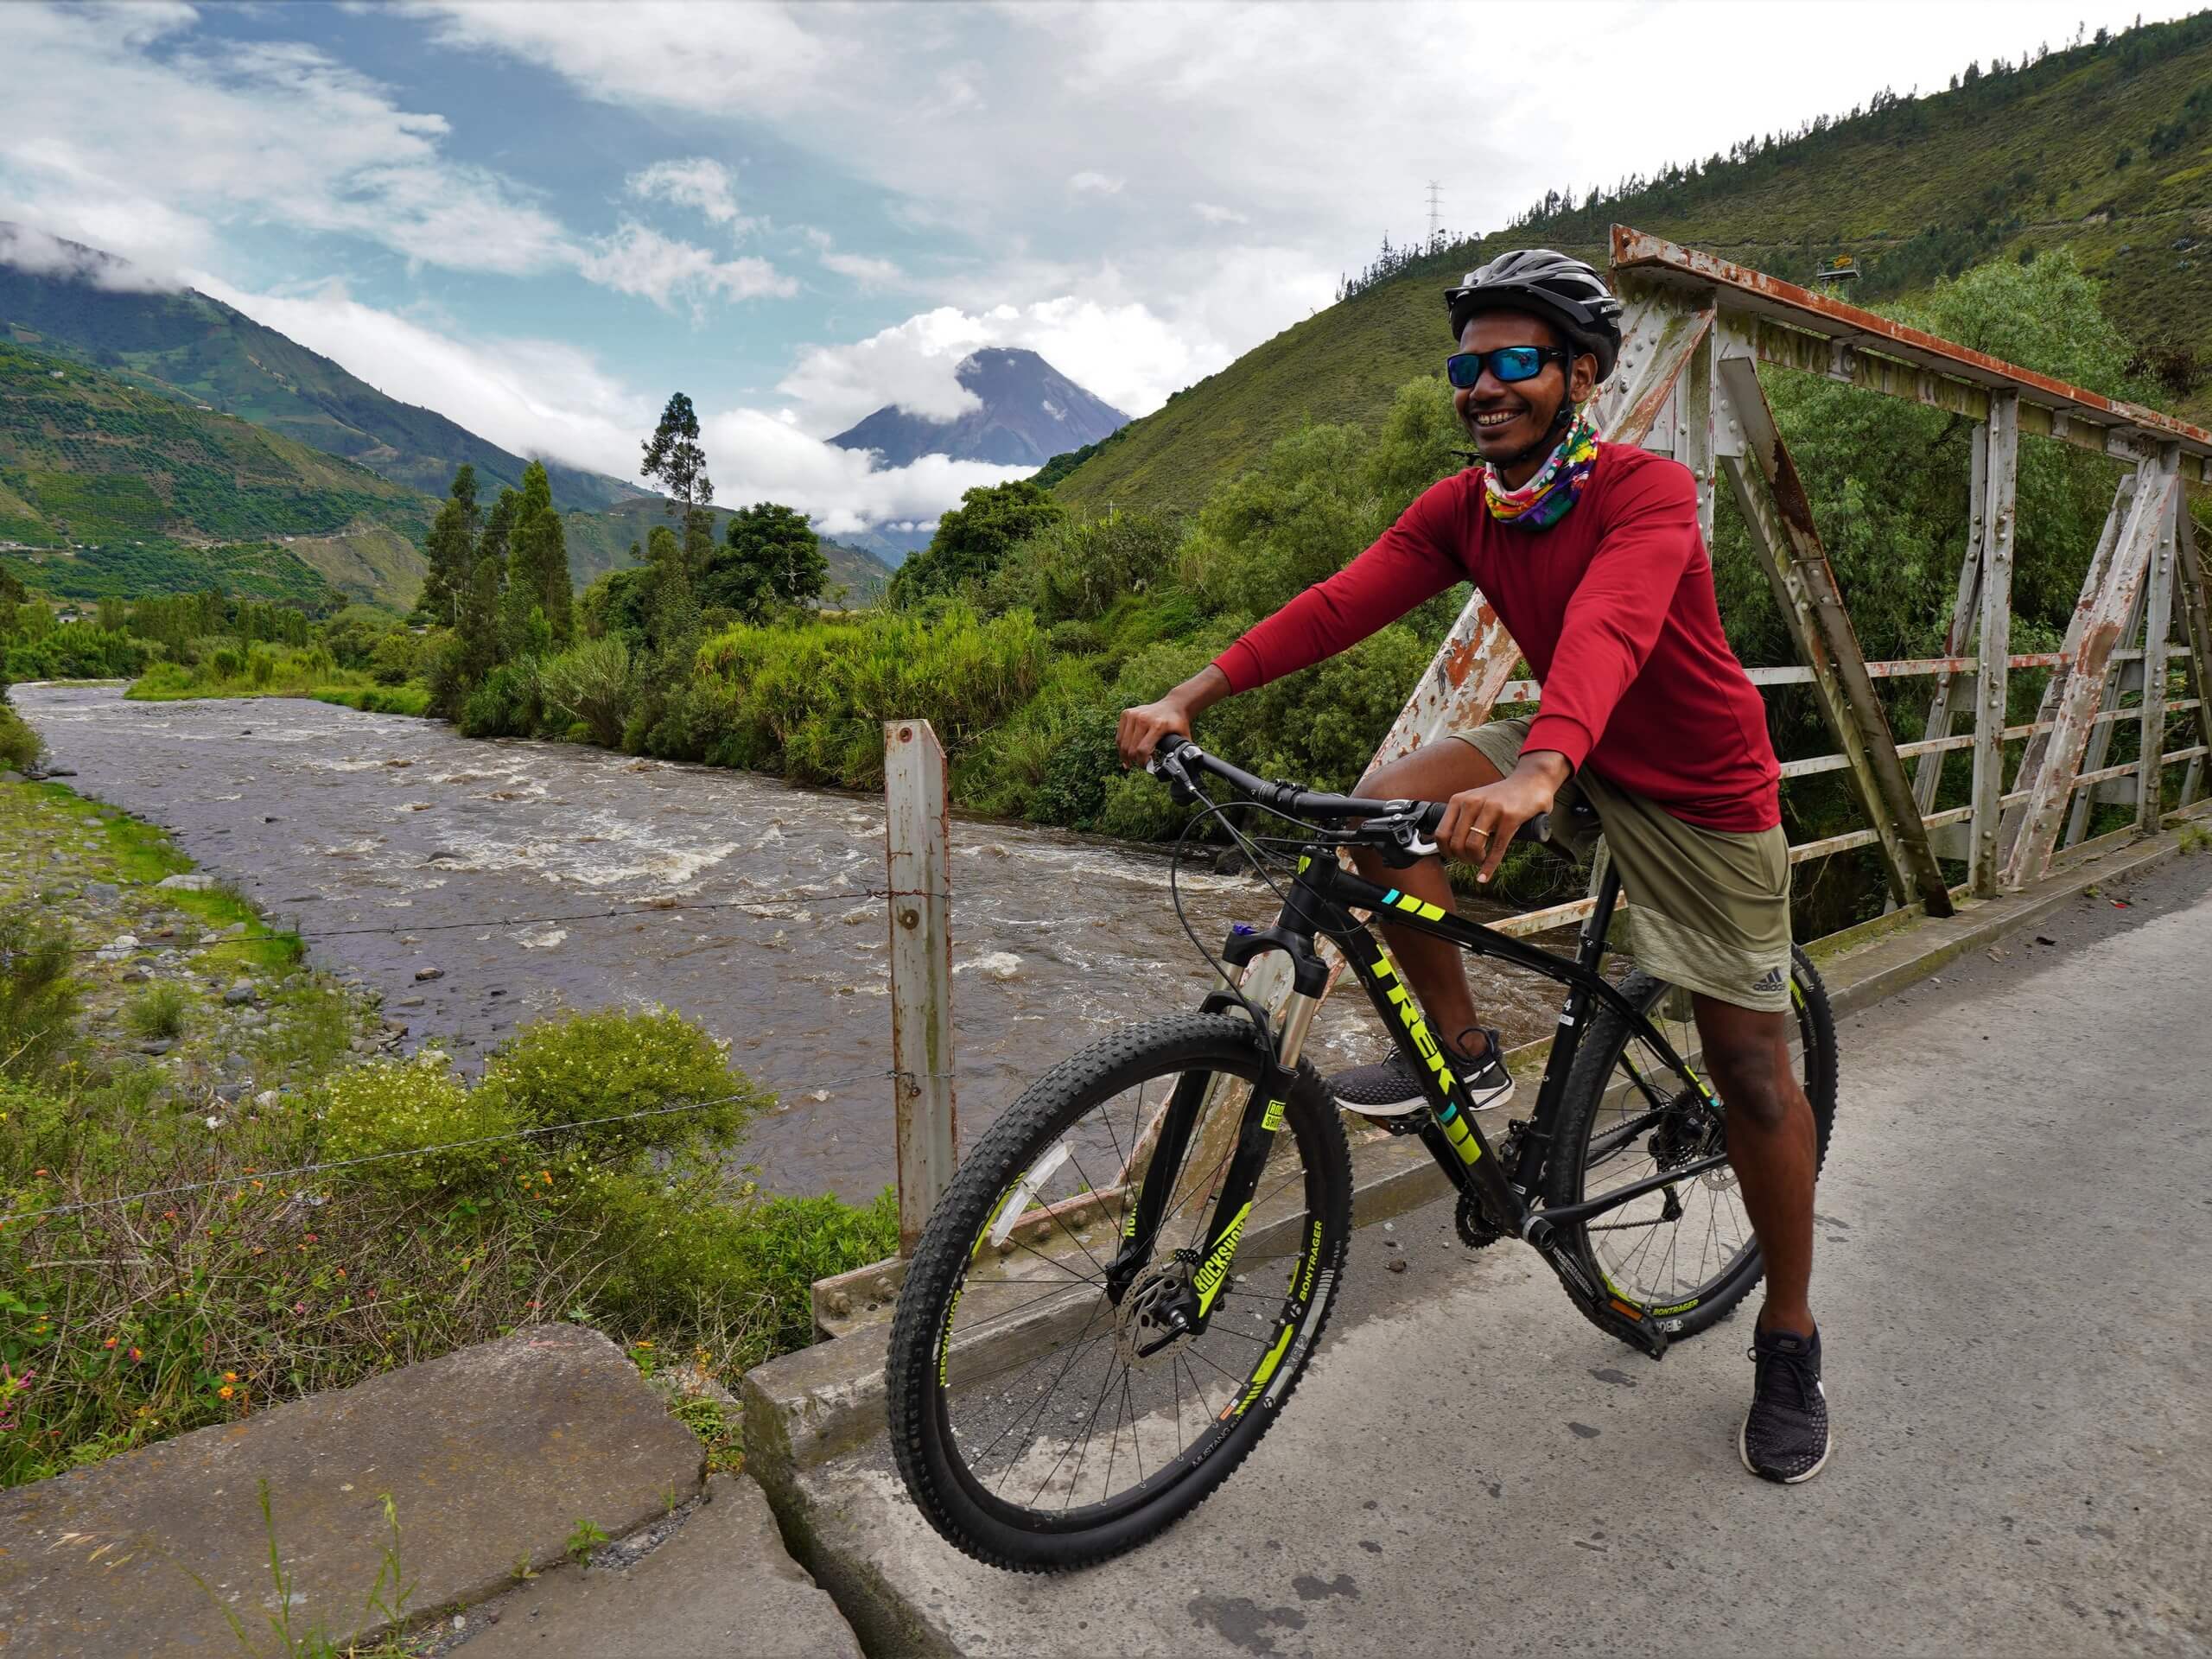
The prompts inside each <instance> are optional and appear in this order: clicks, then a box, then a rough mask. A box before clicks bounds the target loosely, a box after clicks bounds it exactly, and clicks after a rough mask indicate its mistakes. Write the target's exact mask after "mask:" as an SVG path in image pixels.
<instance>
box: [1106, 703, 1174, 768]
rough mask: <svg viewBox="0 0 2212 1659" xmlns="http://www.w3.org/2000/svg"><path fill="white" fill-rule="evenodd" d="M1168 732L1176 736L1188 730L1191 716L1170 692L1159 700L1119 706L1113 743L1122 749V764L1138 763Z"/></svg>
mask: <svg viewBox="0 0 2212 1659" xmlns="http://www.w3.org/2000/svg"><path fill="white" fill-rule="evenodd" d="M1170 734H1173V735H1174V736H1177V737H1188V736H1189V735H1190V734H1191V716H1190V715H1189V714H1188V713H1187V712H1186V711H1185V709H1183V707H1182V706H1181V705H1180V704H1179V703H1178V702H1176V701H1175V699H1174V696H1173V694H1170V695H1169V696H1165V697H1162V698H1161V699H1160V701H1159V702H1147V703H1142V704H1140V705H1139V706H1138V707H1136V708H1135V709H1123V710H1122V724H1121V727H1120V729H1119V730H1117V731H1116V733H1115V734H1114V745H1115V747H1116V748H1118V749H1120V750H1121V752H1122V765H1123V766H1130V767H1135V766H1145V765H1147V763H1149V762H1150V760H1152V753H1153V751H1154V749H1155V748H1157V747H1159V745H1160V739H1161V738H1163V737H1166V736H1168V735H1170Z"/></svg>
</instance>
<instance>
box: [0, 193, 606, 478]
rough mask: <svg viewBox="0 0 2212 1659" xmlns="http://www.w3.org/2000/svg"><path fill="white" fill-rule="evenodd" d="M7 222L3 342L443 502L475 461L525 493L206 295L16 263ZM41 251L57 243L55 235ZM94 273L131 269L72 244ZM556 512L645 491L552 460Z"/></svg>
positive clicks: (429, 420) (509, 466)
mask: <svg viewBox="0 0 2212 1659" xmlns="http://www.w3.org/2000/svg"><path fill="white" fill-rule="evenodd" d="M30 234H35V232H25V231H23V229H22V227H20V226H14V225H11V224H9V223H8V222H6V221H0V339H12V340H14V341H15V342H16V344H18V345H23V346H31V347H33V348H34V349H35V350H38V351H41V352H48V353H53V354H54V355H55V356H57V357H67V358H71V359H74V360H76V361H78V362H79V363H84V364H86V365H90V366H92V367H95V368H99V369H102V370H104V371H105V372H108V373H110V374H113V375H116V376H117V377H118V378H122V379H124V380H128V381H130V383H131V384H133V385H138V386H143V387H144V388H145V389H146V390H148V391H154V392H157V393H159V394H160V395H162V397H168V398H171V399H173V400H175V401H176V402H179V403H184V404H194V405H199V404H205V405H207V406H208V407H209V408H211V409H213V410H217V411H219V412H222V413H226V414H231V415H236V416H238V417H239V418H240V419H242V420H248V421H251V422H252V423H254V424H255V425H256V426H262V427H266V428H268V429H270V431H272V432H278V433H282V434H283V435H284V436H286V437H288V438H291V439H294V440H296V442H301V443H304V444H308V445H310V446H312V447H313V448H317V449H321V450H325V451H327V452H328V453H329V454H334V455H342V456H344V457H346V459H347V460H349V461H359V462H360V463H361V464H362V465H363V466H365V467H372V468H374V469H375V470H376V471H377V472H379V473H381V474H384V475H385V477H386V478H389V479H391V480H395V481H397V482H398V483H401V484H405V485H410V486H413V487H415V488H416V489H418V490H421V491H423V493H426V494H431V495H442V494H443V493H445V490H446V487H447V486H448V484H450V483H451V482H452V480H453V474H454V468H455V467H459V466H460V465H461V462H463V461H467V462H469V463H470V464H471V465H473V466H474V467H475V468H476V475H477V479H478V481H479V484H480V486H488V488H489V492H490V493H492V494H497V493H498V492H499V489H500V487H501V486H506V487H510V488H517V489H518V488H520V487H521V485H522V474H523V468H524V467H525V466H526V465H527V464H528V463H527V462H526V461H524V459H523V458H522V457H521V456H519V455H517V454H511V453H510V452H509V451H507V450H505V449H502V448H499V445H497V444H495V443H492V442H488V441H487V440H486V439H483V438H480V437H479V436H477V435H476V434H474V432H471V431H469V430H468V429H467V428H466V427H463V426H461V425H459V424H457V423H454V422H453V421H449V420H448V419H447V418H446V417H445V416H442V415H441V414H438V413H437V412H436V411H435V410H428V409H420V408H417V407H416V405H414V404H403V403H401V402H400V401H399V400H398V399H397V398H395V397H386V396H385V394H384V393H382V392H380V391H378V390H377V389H376V388H375V387H373V386H372V385H368V384H367V383H366V382H365V381H363V380H360V379H359V378H356V377H355V376H353V375H352V374H350V373H348V372H346V370H345V369H343V368H341V367H340V365H338V364H336V363H334V362H333V361H331V359H328V358H327V357H324V356H322V355H321V353H316V352H311V351H309V350H308V348H307V347H306V346H302V345H301V344H299V342H298V341H296V340H291V339H289V338H287V337H286V336H285V335H283V334H278V333H277V331H276V330H275V329H273V328H267V327H263V326H262V325H261V324H260V323H257V322H256V321H254V320H253V319H252V318H251V317H249V316H247V315H245V313H243V312H241V311H238V310H236V309H233V308H232V307H230V306H227V305H225V304H224V303H223V302H221V301H219V300H215V299H210V298H209V297H208V296H207V295H205V294H202V293H200V292H199V291H197V290H196V289H184V290H182V291H181V292H177V293H141V292H130V291H125V290H121V289H112V288H107V287H103V286H100V285H99V284H98V283H93V282H90V281H84V280H79V279H78V278H77V277H71V276H60V275H53V274H47V273H45V272H42V271H41V270H35V269H30V268H27V267H26V266H23V265H18V264H10V263H7V251H8V248H9V245H10V239H11V238H13V237H16V236H18V235H30ZM45 240H46V239H45V238H41V242H43V241H45ZM60 247H61V248H62V249H64V250H67V251H68V253H69V254H71V255H72V256H73V257H74V258H75V259H76V260H77V262H78V265H79V269H80V270H86V271H95V270H101V269H103V268H107V267H114V268H122V269H127V267H126V266H124V262H123V261H121V260H118V259H117V258H116V257H114V256H113V255H111V254H105V253H102V252H101V251H99V250H97V249H93V248H86V247H83V246H80V245H79V244H76V243H73V242H61V243H60ZM545 470H546V474H547V476H548V478H549V479H550V481H551V483H552V486H553V499H554V505H556V506H558V507H560V508H562V509H563V511H567V510H569V509H572V508H582V509H593V510H595V509H598V508H601V507H606V506H609V505H613V503H615V502H618V501H621V500H624V499H627V498H629V497H631V496H632V495H635V494H638V493H639V490H638V487H637V486H634V485H632V484H628V483H626V482H624V481H623V480H620V479H614V478H608V477H607V476H606V475H605V474H600V473H593V472H587V471H584V470H583V469H582V468H580V467H566V466H563V465H562V464H561V463H559V462H557V461H548V462H547V463H546V467H545Z"/></svg>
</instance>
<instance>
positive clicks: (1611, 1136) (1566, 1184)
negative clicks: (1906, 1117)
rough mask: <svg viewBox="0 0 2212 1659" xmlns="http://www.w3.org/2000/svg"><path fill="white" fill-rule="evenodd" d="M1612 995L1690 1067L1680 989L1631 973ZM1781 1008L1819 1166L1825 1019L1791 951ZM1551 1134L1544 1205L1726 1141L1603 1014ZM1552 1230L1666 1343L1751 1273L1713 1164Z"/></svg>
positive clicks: (1746, 1234) (1828, 1025)
mask: <svg viewBox="0 0 2212 1659" xmlns="http://www.w3.org/2000/svg"><path fill="white" fill-rule="evenodd" d="M1621 993H1622V995H1624V996H1625V997H1626V998H1627V999H1628V1001H1629V1002H1630V1004H1631V1005H1632V1006H1633V1007H1636V1008H1637V1009H1638V1010H1639V1011H1641V1012H1642V1013H1643V1016H1644V1017H1645V1018H1646V1019H1647V1020H1649V1021H1650V1022H1651V1024H1652V1025H1653V1026H1654V1027H1656V1028H1657V1030H1658V1032H1659V1034H1660V1035H1661V1036H1662V1037H1663V1038H1665V1039H1666V1040H1667V1042H1668V1044H1669V1046H1671V1047H1672V1048H1673V1049H1674V1051H1675V1052H1676V1053H1677V1054H1680V1055H1681V1056H1682V1057H1683V1058H1685V1059H1688V1061H1689V1062H1690V1063H1691V1065H1696V1064H1697V1052H1698V1046H1697V1027H1696V1024H1695V1022H1694V1020H1693V1018H1692V1016H1691V1012H1690V999H1689V995H1688V992H1686V991H1681V990H1679V989H1678V988H1675V987H1674V986H1672V985H1669V984H1667V983H1665V982H1663V981H1660V980H1656V979H1654V978H1652V977H1651V976H1649V974H1646V973H1644V972H1643V971H1642V970H1641V969H1639V970H1637V972H1635V973H1632V974H1630V976H1628V978H1627V979H1626V980H1625V981H1624V982H1622V985H1621ZM1789 1005H1790V1016H1791V1020H1792V1029H1791V1033H1790V1043H1789V1052H1790V1058H1791V1062H1792V1065H1793V1066H1794V1067H1795V1071H1796V1077H1797V1082H1798V1086H1799V1087H1801V1088H1802V1089H1803V1090H1804V1091H1805V1097H1806V1098H1807V1099H1808V1101H1810V1102H1811V1103H1812V1107H1813V1127H1814V1132H1815V1136H1816V1143H1817V1147H1818V1154H1817V1156H1818V1157H1819V1159H1820V1160H1821V1161H1823V1162H1825V1161H1826V1160H1827V1150H1828V1135H1829V1132H1830V1131H1831V1130H1832V1129H1833V1128H1834V1125H1835V1075H1836V1051H1835V1020H1834V1014H1832V1013H1831V1011H1830V1009H1829V1007H1828V996H1827V988H1826V987H1825V986H1823V985H1822V984H1821V976H1820V975H1819V973H1818V972H1816V971H1815V969H1814V967H1813V964H1812V962H1811V961H1810V960H1809V959H1808V957H1806V955H1805V953H1804V952H1803V951H1802V950H1798V949H1796V947H1794V946H1793V947H1792V948H1791V950H1790V977H1789ZM1557 1135H1558V1143H1557V1146H1556V1148H1555V1150H1554V1153H1553V1155H1552V1159H1551V1163H1550V1167H1549V1169H1548V1172H1547V1173H1546V1175H1545V1199H1546V1201H1547V1202H1548V1203H1550V1204H1554V1205H1563V1204H1579V1203H1580V1202H1582V1201H1583V1200H1584V1199H1586V1198H1602V1197H1604V1196H1605V1193H1607V1192H1611V1191H1613V1190H1615V1189H1617V1188H1619V1187H1623V1186H1626V1185H1631V1184H1632V1183H1634V1182H1637V1181H1640V1180H1644V1179H1649V1177H1651V1176H1653V1175H1655V1174H1658V1173H1662V1172H1663V1171H1665V1170H1669V1169H1678V1168H1682V1167H1685V1166H1689V1165H1692V1164H1694V1163H1696V1162H1698V1161H1699V1160H1701V1159H1704V1158H1707V1157H1710V1156H1712V1155H1713V1154H1716V1153H1719V1152H1720V1151H1722V1150H1724V1149H1725V1148H1726V1144H1727V1125H1726V1120H1725V1116H1724V1115H1723V1114H1721V1113H1719V1112H1716V1111H1715V1110H1713V1108H1712V1106H1711V1105H1710V1103H1708V1102H1707V1100H1706V1099H1705V1097H1704V1095H1703V1092H1702V1091H1701V1090H1693V1089H1689V1088H1687V1087H1686V1086H1685V1085H1684V1084H1683V1083H1682V1081H1681V1078H1680V1077H1676V1076H1675V1073H1674V1072H1673V1071H1672V1070H1671V1069H1670V1068H1669V1066H1668V1065H1667V1064H1666V1062H1665V1061H1663V1060H1662V1059H1661V1058H1659V1055H1658V1052H1657V1051H1656V1050H1655V1049H1654V1048H1653V1047H1652V1046H1651V1045H1650V1043H1649V1040H1647V1039H1644V1038H1643V1037H1642V1036H1640V1035H1638V1034H1637V1033H1636V1032H1635V1031H1634V1029H1633V1028H1632V1027H1630V1025H1629V1024H1628V1022H1627V1021H1626V1020H1623V1019H1621V1017H1620V1016H1619V1015H1618V1014H1614V1013H1613V1012H1611V1010H1610V1009H1606V1010H1603V1011H1601V1012H1600V1013H1599V1014H1598V1016H1597V1018H1596V1019H1595V1020H1592V1023H1591V1027H1590V1033H1589V1035H1588V1037H1587V1038H1586V1039H1585V1040H1584V1042H1583V1045H1582V1048H1581V1051H1580V1052H1579V1053H1578V1054H1577V1055H1576V1056H1575V1059H1574V1069H1573V1071H1572V1072H1570V1073H1569V1074H1568V1077H1567V1095H1566V1100H1565V1103H1563V1105H1562V1106H1561V1107H1560V1122H1559V1128H1558V1130H1557ZM1815 1167H1816V1168H1817V1167H1818V1166H1817V1165H1816V1166H1815ZM1561 1231H1562V1235H1563V1236H1564V1237H1565V1238H1566V1239H1567V1242H1568V1243H1569V1245H1570V1247H1571V1248H1573V1249H1576V1250H1578V1251H1579V1252H1580V1255H1581V1257H1582V1260H1583V1262H1584V1265H1585V1266H1586V1268H1588V1269H1589V1270H1590V1271H1591V1272H1592V1274H1598V1275H1600V1276H1601V1279H1602V1282H1603V1283H1604V1284H1605V1286H1606V1287H1608V1289H1609V1290H1610V1291H1611V1294H1613V1295H1615V1296H1618V1297H1619V1298H1620V1299H1621V1300H1624V1301H1626V1302H1629V1303H1631V1304H1633V1305H1634V1306H1637V1308H1640V1309H1641V1310H1642V1311H1643V1314H1644V1316H1645V1317H1646V1318H1648V1319H1652V1320H1654V1321H1656V1323H1657V1325H1659V1327H1660V1328H1661V1329H1662V1330H1663V1331H1665V1332H1667V1333H1668V1335H1669V1336H1670V1337H1675V1338H1681V1337H1688V1336H1695V1335H1696V1334H1697V1333H1698V1332H1700V1331H1704V1330H1707V1329H1708V1328H1710V1327H1711V1326H1713V1325H1716V1324H1718V1323H1719V1321H1720V1320H1721V1319H1725V1318H1726V1317H1727V1315H1728V1314H1729V1313H1731V1312H1732V1311H1733V1310H1734V1308H1735V1306H1736V1305H1737V1304H1738V1302H1740V1301H1742V1300H1744V1298H1745V1296H1746V1295H1748V1294H1750V1292H1751V1287H1752V1286H1753V1285H1755V1284H1757V1283H1758V1281H1759V1275H1760V1274H1762V1273H1763V1272H1764V1270H1765V1268H1764V1262H1762V1261H1761V1260H1760V1256H1759V1247H1758V1239H1757V1237H1756V1236H1754V1235H1753V1234H1752V1231H1751V1217H1750V1216H1749V1215H1748V1214H1747V1213H1746V1212H1745V1209H1744V1205H1743V1198H1742V1195H1741V1194H1740V1193H1739V1192H1738V1191H1737V1186H1736V1173H1735V1171H1734V1170H1733V1169H1732V1168H1731V1167H1730V1166H1728V1165H1726V1164H1721V1165H1719V1166H1716V1167H1714V1168H1712V1169H1708V1170H1706V1171H1703V1172H1702V1173H1698V1174H1694V1175H1690V1176H1688V1177H1686V1178H1685V1179H1682V1180H1681V1181H1679V1182H1676V1183H1675V1184H1673V1185H1667V1186H1662V1187H1660V1188H1658V1189H1656V1191H1654V1192H1648V1193H1646V1194H1644V1195H1643V1197H1642V1198H1634V1199H1631V1200H1630V1202H1628V1203H1627V1204H1625V1205H1622V1206H1621V1207H1620V1208H1619V1209H1618V1210H1609V1211H1605V1212H1604V1213H1603V1214H1601V1215H1598V1216H1594V1217H1592V1218H1591V1219H1590V1220H1588V1221H1586V1222H1584V1223H1582V1224H1580V1225H1577V1226H1574V1227H1571V1228H1566V1229H1562V1230H1561ZM1600 1328H1601V1329H1602V1328H1603V1327H1600Z"/></svg>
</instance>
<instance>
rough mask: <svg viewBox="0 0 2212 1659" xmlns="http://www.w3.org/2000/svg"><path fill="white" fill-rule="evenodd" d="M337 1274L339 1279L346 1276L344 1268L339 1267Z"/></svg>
mask: <svg viewBox="0 0 2212 1659" xmlns="http://www.w3.org/2000/svg"><path fill="white" fill-rule="evenodd" d="M338 1276H339V1277H340V1279H343V1278H344V1277H345V1276H346V1269H345V1268H339V1269H338Z"/></svg>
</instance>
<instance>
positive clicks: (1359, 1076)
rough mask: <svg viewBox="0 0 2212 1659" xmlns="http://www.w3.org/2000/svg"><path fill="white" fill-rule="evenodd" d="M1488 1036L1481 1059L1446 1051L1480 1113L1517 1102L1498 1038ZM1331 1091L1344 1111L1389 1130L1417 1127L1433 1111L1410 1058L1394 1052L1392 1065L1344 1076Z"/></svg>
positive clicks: (1379, 1064)
mask: <svg viewBox="0 0 2212 1659" xmlns="http://www.w3.org/2000/svg"><path fill="white" fill-rule="evenodd" d="M1483 1035H1484V1036H1485V1037H1487V1038H1489V1039H1490V1046H1488V1047H1486V1048H1485V1049H1484V1050H1483V1052H1482V1055H1481V1058H1478V1059H1472V1060H1463V1059H1461V1058H1459V1056H1458V1055H1456V1054H1454V1053H1452V1051H1451V1050H1449V1049H1446V1050H1445V1051H1444V1057H1445V1058H1446V1060H1447V1061H1449V1062H1450V1063H1451V1065H1452V1071H1455V1072H1457V1073H1458V1074H1459V1082H1460V1084H1462V1085H1463V1086H1464V1087H1465V1089H1466V1091H1467V1103H1468V1105H1469V1106H1471V1107H1472V1108H1473V1109H1475V1110H1476V1111H1478V1112H1482V1111H1488V1110H1489V1109H1491V1108H1492V1107H1494V1106H1503V1105H1504V1104H1505V1103H1506V1102H1508V1101H1510V1100H1511V1099H1512V1098H1513V1074H1512V1073H1511V1072H1510V1071H1507V1070H1506V1069H1505V1061H1504V1059H1503V1058H1502V1057H1501V1052H1500V1050H1501V1045H1500V1043H1499V1041H1498V1035H1497V1033H1496V1032H1494V1031H1485V1032H1484V1033H1483ZM1329 1089H1330V1091H1331V1092H1332V1094H1334V1095H1335V1096H1336V1097H1337V1104H1338V1106H1340V1107H1342V1108H1343V1109H1344V1110H1345V1111H1348V1112H1356V1113H1357V1114H1358V1115H1359V1116H1362V1117H1363V1118H1366V1119H1367V1120H1368V1121H1369V1122H1372V1123H1377V1124H1380V1125H1381V1126H1382V1127H1383V1128H1386V1129H1388V1128H1409V1127H1417V1125H1418V1122H1419V1119H1420V1116H1421V1113H1422V1112H1423V1111H1425V1110H1426V1109H1427V1106H1428V1097H1427V1096H1426V1095H1424V1094H1422V1093H1421V1079H1420V1077H1416V1076H1415V1075H1414V1069H1413V1067H1412V1066H1411V1065H1408V1063H1407V1061H1406V1057H1405V1056H1404V1055H1402V1054H1401V1053H1399V1052H1397V1051H1396V1050H1395V1049H1393V1050H1392V1051H1391V1052H1390V1058H1389V1059H1387V1060H1379V1061H1377V1062H1376V1064H1374V1065H1359V1066H1354V1067H1353V1068H1352V1069H1351V1071H1339V1072H1338V1073H1337V1075H1336V1076H1335V1077H1332V1078H1330V1079H1329Z"/></svg>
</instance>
